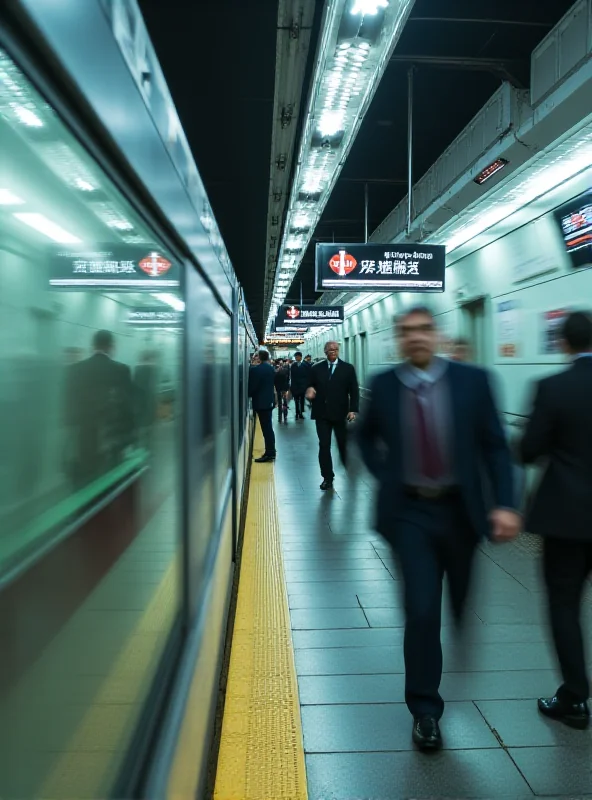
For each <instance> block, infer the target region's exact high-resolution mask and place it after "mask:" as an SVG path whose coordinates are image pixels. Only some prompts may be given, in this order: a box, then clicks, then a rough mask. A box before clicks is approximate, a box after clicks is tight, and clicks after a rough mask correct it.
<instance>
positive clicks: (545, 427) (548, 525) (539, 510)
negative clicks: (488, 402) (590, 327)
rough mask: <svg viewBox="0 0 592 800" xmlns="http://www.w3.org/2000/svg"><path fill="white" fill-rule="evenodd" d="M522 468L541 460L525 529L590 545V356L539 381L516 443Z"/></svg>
mask: <svg viewBox="0 0 592 800" xmlns="http://www.w3.org/2000/svg"><path fill="white" fill-rule="evenodd" d="M520 453H521V456H522V460H523V461H524V463H525V464H531V463H534V462H536V461H539V460H545V462H546V463H545V467H544V472H543V476H542V479H541V482H540V485H539V487H538V489H537V490H536V491H535V493H534V496H533V498H532V500H531V502H530V504H529V506H530V507H529V509H528V512H527V518H526V530H528V531H529V532H530V533H538V534H540V535H541V536H552V537H557V538H562V539H575V540H586V541H592V358H591V357H588V356H585V357H582V358H578V359H576V361H575V362H574V364H573V365H572V367H571V368H570V369H568V370H565V371H564V372H560V373H559V374H557V375H552V376H551V377H549V378H545V379H544V380H542V381H540V383H539V384H538V386H537V389H536V393H535V400H534V406H533V410H532V414H531V417H530V420H529V422H528V424H527V426H526V431H525V433H524V437H523V439H522V442H521V444H520Z"/></svg>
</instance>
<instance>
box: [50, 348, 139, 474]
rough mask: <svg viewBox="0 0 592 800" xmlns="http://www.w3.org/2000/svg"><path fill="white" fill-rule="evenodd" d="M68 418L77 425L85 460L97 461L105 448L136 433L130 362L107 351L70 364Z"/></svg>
mask: <svg viewBox="0 0 592 800" xmlns="http://www.w3.org/2000/svg"><path fill="white" fill-rule="evenodd" d="M65 412H66V422H67V424H68V425H70V426H71V427H73V428H74V429H77V431H78V437H79V453H80V457H81V459H82V460H83V461H85V462H88V463H89V464H90V463H91V462H94V461H96V459H97V458H98V457H99V456H100V453H101V452H102V451H104V449H105V448H108V449H111V450H113V451H116V450H118V449H121V448H123V447H125V446H127V445H128V444H129V443H130V442H131V441H132V439H133V435H134V392H133V384H132V376H131V371H130V368H129V367H128V366H126V365H125V364H121V363H120V362H119V361H114V360H113V359H111V358H109V356H107V355H105V354H104V353H95V354H94V355H92V356H91V357H90V358H87V359H85V360H84V361H80V362H78V363H77V364H73V365H72V366H71V367H69V370H68V376H67V381H66V408H65Z"/></svg>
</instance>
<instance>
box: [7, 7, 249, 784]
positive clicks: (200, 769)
mask: <svg viewBox="0 0 592 800" xmlns="http://www.w3.org/2000/svg"><path fill="white" fill-rule="evenodd" d="M2 9H3V10H2V11H1V12H0V286H1V287H2V291H1V292H0V308H1V314H0V370H1V375H2V379H1V381H0V531H1V533H0V652H1V653H2V658H1V662H2V666H1V667H0V797H19V798H34V797H61V798H68V797H72V798H73V797H77V798H81V797H133V796H150V797H156V796H164V795H165V794H166V786H167V781H168V778H169V774H170V771H171V763H172V762H171V759H172V755H171V753H172V744H171V743H172V742H175V741H177V740H178V738H179V736H180V735H181V727H182V719H181V717H182V714H181V711H182V709H183V708H185V707H186V706H187V702H188V697H189V695H190V693H191V692H195V689H194V687H195V686H197V687H198V689H197V694H195V693H193V694H191V703H192V708H193V710H194V713H193V717H192V723H191V724H192V726H193V727H192V733H193V741H194V746H195V750H194V760H195V778H196V781H195V785H196V786H198V787H203V785H204V781H205V780H206V778H207V764H208V758H209V753H210V750H211V746H212V741H213V734H214V729H215V717H216V707H217V698H218V685H219V680H220V671H221V668H222V664H223V654H224V648H225V637H226V627H227V626H226V623H227V616H228V609H229V604H230V599H231V593H232V585H233V576H234V562H235V554H236V550H237V547H238V545H239V539H240V532H241V525H242V521H243V509H244V506H245V503H244V500H245V491H246V486H247V481H248V471H249V464H250V463H251V447H252V439H253V420H252V416H251V414H250V412H249V408H248V396H247V378H248V369H249V354H250V353H251V352H252V351H253V350H254V349H255V348H256V347H257V339H256V336H255V331H254V328H253V325H252V323H251V321H250V317H249V312H248V309H247V307H246V304H245V300H244V296H243V292H242V290H241V287H240V285H239V282H238V281H237V278H236V276H235V274H234V272H233V269H232V266H231V264H230V261H229V258H228V255H227V253H226V250H225V248H224V244H223V242H222V238H221V236H220V233H219V231H218V228H217V225H216V221H215V219H214V215H213V213H212V209H211V207H210V204H209V202H208V198H207V196H206V193H205V191H204V187H203V184H202V181H201V179H200V176H199V173H198V170H197V167H196V165H195V163H194V160H193V157H192V155H191V152H190V149H189V147H188V144H187V141H186V139H185V136H184V134H183V131H182V128H181V124H180V122H179V119H178V116H177V114H176V111H175V108H174V105H173V102H172V100H171V97H170V94H169V92H168V89H167V86H166V83H165V81H164V78H163V75H162V72H161V69H160V67H159V64H158V61H157V59H156V56H155V54H154V51H153V49H152V46H151V44H150V41H149V38H148V36H147V33H146V29H145V27H144V23H143V21H142V18H141V16H140V14H139V11H138V9H137V7H136V4H135V3H134V2H125V3H120V2H116V1H115V0H113V1H111V2H110V1H109V0H85V2H79V0H73V1H72V2H63V3H59V4H56V3H48V2H31V1H30V0H10V1H9V2H8V3H6V4H3V6H2ZM192 687H193V688H192Z"/></svg>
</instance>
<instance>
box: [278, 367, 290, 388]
mask: <svg viewBox="0 0 592 800" xmlns="http://www.w3.org/2000/svg"><path fill="white" fill-rule="evenodd" d="M274 384H275V389H276V392H287V391H288V389H289V388H290V370H289V368H288V367H282V368H281V369H276V370H275V372H274Z"/></svg>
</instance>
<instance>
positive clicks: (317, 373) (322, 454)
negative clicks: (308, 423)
mask: <svg viewBox="0 0 592 800" xmlns="http://www.w3.org/2000/svg"><path fill="white" fill-rule="evenodd" d="M325 356H326V360H325V361H319V363H318V364H315V365H314V366H313V367H311V369H310V372H309V376H308V382H309V388H308V389H307V391H306V397H307V398H308V399H309V400H311V401H312V419H314V420H315V421H316V425H317V436H318V437H319V465H320V467H321V475H322V476H323V482H322V484H321V489H322V490H323V491H327V489H331V488H332V486H333V480H334V478H335V474H334V472H333V460H332V458H331V437H332V434H333V431H335V438H336V439H337V447H338V448H339V455H340V457H341V461H342V463H343V465H344V466H347V430H346V425H347V422H352V421H353V420H354V419H355V418H356V414H357V413H358V411H359V405H360V392H359V388H358V379H357V377H356V371H355V369H354V367H353V364H348V363H347V361H342V360H341V359H340V358H339V344H338V343H337V342H327V344H326V345H325Z"/></svg>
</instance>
